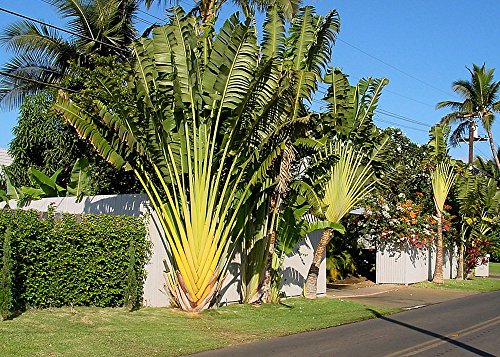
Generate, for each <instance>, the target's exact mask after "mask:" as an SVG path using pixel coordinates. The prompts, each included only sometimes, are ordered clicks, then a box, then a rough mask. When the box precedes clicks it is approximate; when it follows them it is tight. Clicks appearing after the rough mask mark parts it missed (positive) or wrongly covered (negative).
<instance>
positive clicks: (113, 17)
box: [0, 0, 139, 107]
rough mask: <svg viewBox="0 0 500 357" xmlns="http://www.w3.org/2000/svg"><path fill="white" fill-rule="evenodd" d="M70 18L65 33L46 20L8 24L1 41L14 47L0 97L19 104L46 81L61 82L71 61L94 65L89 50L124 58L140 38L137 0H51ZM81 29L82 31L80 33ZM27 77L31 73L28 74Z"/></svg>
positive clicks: (5, 69) (61, 13)
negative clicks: (136, 27) (43, 22)
mask: <svg viewBox="0 0 500 357" xmlns="http://www.w3.org/2000/svg"><path fill="white" fill-rule="evenodd" d="M48 2H49V3H50V4H51V5H53V6H54V7H55V8H56V9H57V11H58V12H59V15H60V16H61V17H62V18H64V19H67V20H68V23H67V25H66V26H65V28H66V29H67V30H68V31H70V32H72V33H73V34H75V35H66V34H62V33H61V32H59V31H57V30H55V29H53V28H51V27H49V26H47V25H44V24H36V23H33V22H31V21H29V20H23V21H20V22H16V23H13V24H11V25H9V26H7V27H6V28H5V29H4V30H3V32H2V34H1V36H0V42H1V43H2V44H3V45H4V46H5V47H6V48H7V49H8V50H11V51H12V52H14V57H13V58H12V59H11V60H10V61H9V62H8V63H7V64H6V65H4V67H3V71H5V72H7V73H9V74H12V75H14V76H15V78H14V77H9V76H2V77H1V81H0V87H1V89H0V100H1V101H2V103H3V104H4V105H7V106H10V107H15V106H18V105H20V104H21V103H22V100H23V99H24V97H25V96H26V95H27V94H32V93H37V92H39V91H40V90H41V89H43V88H45V87H46V83H49V84H53V83H58V82H60V81H61V80H62V79H63V78H64V77H65V75H66V74H67V73H68V70H69V67H70V62H76V63H79V64H80V65H89V61H90V56H91V55H94V54H97V55H101V56H111V55H114V56H117V58H121V60H123V59H124V57H125V56H126V55H127V53H128V52H129V47H128V46H129V45H130V44H131V42H132V41H133V40H134V39H135V38H136V30H135V28H134V26H133V25H134V19H135V14H136V12H137V10H138V6H139V5H138V1H137V0H91V1H90V0H48ZM76 34H77V35H76ZM23 78H27V79H26V80H25V79H23Z"/></svg>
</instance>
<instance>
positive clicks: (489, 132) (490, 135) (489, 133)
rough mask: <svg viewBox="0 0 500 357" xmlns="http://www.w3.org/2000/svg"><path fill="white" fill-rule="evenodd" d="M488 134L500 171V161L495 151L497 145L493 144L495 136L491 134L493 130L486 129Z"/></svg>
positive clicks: (494, 158)
mask: <svg viewBox="0 0 500 357" xmlns="http://www.w3.org/2000/svg"><path fill="white" fill-rule="evenodd" d="M486 132H487V133H488V141H489V143H490V148H491V153H492V154H493V160H495V163H496V164H497V167H498V169H499V170H500V161H498V155H497V151H496V149H495V143H494V142H493V134H492V132H491V128H486Z"/></svg>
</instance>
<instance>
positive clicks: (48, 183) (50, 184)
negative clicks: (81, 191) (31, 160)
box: [29, 167, 66, 197]
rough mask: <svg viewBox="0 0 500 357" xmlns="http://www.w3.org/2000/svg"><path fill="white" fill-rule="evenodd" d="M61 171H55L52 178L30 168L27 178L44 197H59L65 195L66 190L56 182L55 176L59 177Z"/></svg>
mask: <svg viewBox="0 0 500 357" xmlns="http://www.w3.org/2000/svg"><path fill="white" fill-rule="evenodd" d="M61 171H62V168H60V169H59V170H57V171H56V172H55V173H54V174H53V175H52V177H49V176H47V175H45V174H44V173H43V172H41V171H39V170H37V169H35V168H34V167H30V169H29V176H30V179H31V180H32V181H33V183H34V184H35V185H36V186H38V187H40V189H41V190H42V191H43V192H44V194H45V196H46V197H60V196H64V195H65V193H66V190H65V189H64V188H63V187H61V186H59V185H58V184H57V182H56V179H57V176H59V174H60V173H61Z"/></svg>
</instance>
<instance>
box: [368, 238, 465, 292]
mask: <svg viewBox="0 0 500 357" xmlns="http://www.w3.org/2000/svg"><path fill="white" fill-rule="evenodd" d="M443 255H444V256H443V276H444V278H445V279H453V278H456V275H457V269H458V259H457V252H456V248H453V249H450V248H444V251H443ZM435 266H436V258H435V249H434V248H433V247H431V248H429V249H427V248H422V249H417V248H414V247H405V248H403V249H400V248H395V247H393V246H380V247H379V249H378V250H377V254H376V266H375V272H376V283H377V284H413V283H418V282H421V281H426V280H431V279H432V276H433V274H434V268H435Z"/></svg>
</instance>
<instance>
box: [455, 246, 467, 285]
mask: <svg viewBox="0 0 500 357" xmlns="http://www.w3.org/2000/svg"><path fill="white" fill-rule="evenodd" d="M464 251H465V246H464V242H463V241H462V240H461V241H460V248H459V250H458V271H457V280H464Z"/></svg>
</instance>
